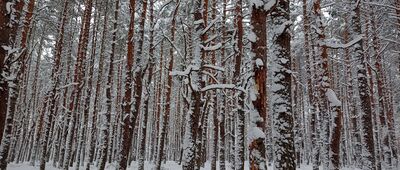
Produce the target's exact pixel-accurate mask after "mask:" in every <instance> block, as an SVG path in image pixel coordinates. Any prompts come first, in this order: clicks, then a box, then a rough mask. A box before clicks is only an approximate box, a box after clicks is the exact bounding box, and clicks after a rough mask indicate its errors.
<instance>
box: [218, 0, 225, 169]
mask: <svg viewBox="0 0 400 170" xmlns="http://www.w3.org/2000/svg"><path fill="white" fill-rule="evenodd" d="M222 3H223V4H222V5H223V7H222V8H223V9H222V27H221V34H222V35H221V36H222V37H221V41H222V47H221V53H220V55H221V58H222V59H225V57H226V56H225V45H226V43H225V41H226V37H227V34H226V18H227V16H226V13H227V9H226V6H227V0H223V1H222ZM221 66H222V67H223V68H225V67H224V66H225V62H222V63H221ZM222 83H224V84H225V83H226V76H224V77H223V78H222ZM221 96H223V95H221ZM226 107H227V101H226V98H225V97H223V98H222V105H221V106H220V114H221V118H220V122H219V133H220V138H219V139H220V149H219V155H220V156H219V169H220V170H225V169H226V166H225V147H226V146H225V141H226V138H225V117H226V113H227V108H226Z"/></svg>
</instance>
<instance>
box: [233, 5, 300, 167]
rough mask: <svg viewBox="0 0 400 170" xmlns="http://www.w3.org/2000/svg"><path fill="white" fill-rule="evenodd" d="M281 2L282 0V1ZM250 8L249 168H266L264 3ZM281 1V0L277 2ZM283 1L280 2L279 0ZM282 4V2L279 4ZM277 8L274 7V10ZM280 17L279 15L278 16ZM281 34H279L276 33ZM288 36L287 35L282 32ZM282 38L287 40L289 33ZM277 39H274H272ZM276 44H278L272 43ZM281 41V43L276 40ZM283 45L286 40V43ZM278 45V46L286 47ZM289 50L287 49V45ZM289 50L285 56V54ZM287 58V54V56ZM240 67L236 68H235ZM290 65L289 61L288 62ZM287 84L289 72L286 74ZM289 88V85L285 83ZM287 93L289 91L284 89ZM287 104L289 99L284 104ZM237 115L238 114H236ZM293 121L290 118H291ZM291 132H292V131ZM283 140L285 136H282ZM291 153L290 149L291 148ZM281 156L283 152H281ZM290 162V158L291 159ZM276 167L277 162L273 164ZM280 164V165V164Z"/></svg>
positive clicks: (265, 42)
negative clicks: (251, 67)
mask: <svg viewBox="0 0 400 170" xmlns="http://www.w3.org/2000/svg"><path fill="white" fill-rule="evenodd" d="M282 2H283V1H282ZM250 5H251V8H252V13H251V26H252V30H251V35H252V36H253V37H250V38H249V40H250V42H251V53H252V54H251V56H252V57H253V58H252V60H253V62H254V65H253V72H254V82H255V84H254V88H253V90H254V94H255V95H256V96H254V98H252V102H253V106H254V109H255V110H254V112H253V113H251V115H250V125H249V134H248V140H249V142H248V143H249V149H250V153H249V157H250V160H249V161H250V169H251V170H266V169H267V157H266V146H265V140H266V136H265V132H266V117H267V102H266V100H267V89H266V83H267V81H266V80H267V35H266V33H267V24H266V23H267V22H266V18H267V11H265V9H264V5H265V4H262V5H261V6H258V4H250ZM280 5H281V4H280ZM282 5H284V4H282ZM280 7H285V6H280ZM277 12H278V11H277ZM282 17H283V16H282ZM279 36H281V35H279ZM284 36H288V35H284ZM284 36H283V37H281V38H286V39H285V40H288V41H290V36H289V37H284ZM274 43H278V42H274ZM276 45H278V44H276ZM280 45H282V44H280ZM286 45H287V44H286ZM288 47H290V46H288ZM288 47H285V46H282V48H288ZM288 50H289V51H290V49H288ZM289 54H290V53H289V52H288V53H287V55H286V56H280V57H289ZM289 58H290V57H289ZM239 69H240V68H239ZM289 69H290V64H289ZM289 85H290V76H289ZM288 89H289V90H290V87H288ZM288 94H289V95H290V92H288ZM288 107H291V106H290V103H289V105H288ZM238 116H239V115H238ZM292 123H293V122H292ZM292 135H293V134H292ZM285 140H286V139H285ZM293 154H294V150H293ZM283 156H284V155H283ZM293 163H294V162H293ZM277 167H279V166H277ZM283 168H284V167H283Z"/></svg>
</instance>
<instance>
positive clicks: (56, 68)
mask: <svg viewBox="0 0 400 170" xmlns="http://www.w3.org/2000/svg"><path fill="white" fill-rule="evenodd" d="M68 4H69V0H65V1H64V10H63V16H62V18H61V19H60V23H59V33H58V39H57V42H56V46H55V47H56V53H55V60H54V65H53V70H52V73H51V74H52V75H51V78H52V83H53V86H52V89H51V91H49V93H50V94H49V100H48V101H46V102H49V104H48V105H50V112H49V114H48V119H47V121H46V126H45V131H44V136H43V143H42V144H41V147H42V152H41V154H40V156H41V158H40V169H41V170H44V169H45V166H46V157H48V155H46V151H47V143H48V141H49V138H50V136H49V135H50V127H51V124H52V122H53V117H54V115H55V114H56V100H57V98H56V94H57V87H58V86H59V82H60V78H59V73H60V65H61V55H62V49H63V46H64V42H63V41H64V30H65V23H66V20H67V15H68V14H67V12H68ZM38 57H39V56H38ZM39 58H40V57H39Z"/></svg>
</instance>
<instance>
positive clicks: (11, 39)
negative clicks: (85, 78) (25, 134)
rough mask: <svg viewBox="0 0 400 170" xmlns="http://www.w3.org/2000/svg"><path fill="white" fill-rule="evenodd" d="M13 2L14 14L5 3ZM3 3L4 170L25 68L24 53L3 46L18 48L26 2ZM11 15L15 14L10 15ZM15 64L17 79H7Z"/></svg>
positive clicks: (0, 118) (0, 116)
mask: <svg viewBox="0 0 400 170" xmlns="http://www.w3.org/2000/svg"><path fill="white" fill-rule="evenodd" d="M10 2H12V3H14V5H12V6H11V8H14V10H15V12H14V11H11V13H7V12H8V11H7V10H6V5H9V4H8V3H10ZM0 5H1V6H0V7H1V9H0V26H1V27H0V29H1V31H4V33H2V35H1V36H0V45H2V47H3V48H2V49H0V62H1V64H0V66H1V67H0V75H1V79H0V90H1V92H0V94H1V97H0V102H1V104H0V130H1V132H0V135H1V146H2V147H1V151H0V169H2V170H3V169H6V168H7V159H8V155H9V154H8V153H9V151H10V146H11V136H12V135H11V134H12V129H13V121H14V113H15V111H16V106H17V99H18V93H19V89H20V86H21V84H20V83H21V81H22V80H23V75H24V74H23V72H24V70H22V68H21V67H24V66H23V65H24V64H25V63H24V61H25V57H24V55H21V56H22V57H21V58H19V56H16V55H15V56H14V54H8V53H9V52H10V51H8V50H6V49H4V47H8V48H9V50H12V49H13V48H14V47H15V37H16V35H17V30H18V22H19V19H20V15H21V11H22V8H23V6H24V1H22V0H20V1H15V0H14V1H10V0H8V1H3V2H1V4H0ZM12 15H13V17H11V16H12ZM12 18H13V20H12ZM6 58H7V59H6ZM14 61H16V63H14ZM13 64H16V66H17V68H18V70H17V71H16V73H15V78H13V79H11V80H6V78H9V77H8V76H12V74H13V73H12V70H11V67H12V65H13ZM7 81H8V82H7ZM3 129H4V131H3Z"/></svg>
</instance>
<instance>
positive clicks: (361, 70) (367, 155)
mask: <svg viewBox="0 0 400 170" xmlns="http://www.w3.org/2000/svg"><path fill="white" fill-rule="evenodd" d="M353 4H354V6H355V8H354V9H353V10H354V11H353V12H352V13H353V15H352V22H353V23H352V24H353V27H352V34H353V35H352V36H353V37H355V36H357V35H361V34H362V31H361V30H362V29H361V14H360V13H361V6H360V5H361V4H360V2H356V3H353ZM362 43H363V41H362V40H361V41H359V42H357V43H356V44H355V47H354V49H353V53H352V55H353V57H354V59H357V60H358V62H359V64H358V66H357V68H358V70H357V80H358V91H359V94H360V100H361V103H362V104H361V111H362V112H363V113H362V115H361V120H362V122H361V125H362V133H361V134H362V139H363V141H362V146H363V169H366V170H375V169H376V162H375V147H374V133H373V125H372V114H373V113H372V103H371V94H370V91H369V89H370V88H372V87H370V85H369V83H368V79H367V78H368V74H367V69H366V65H367V60H366V58H365V56H364V50H363V44H362Z"/></svg>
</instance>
